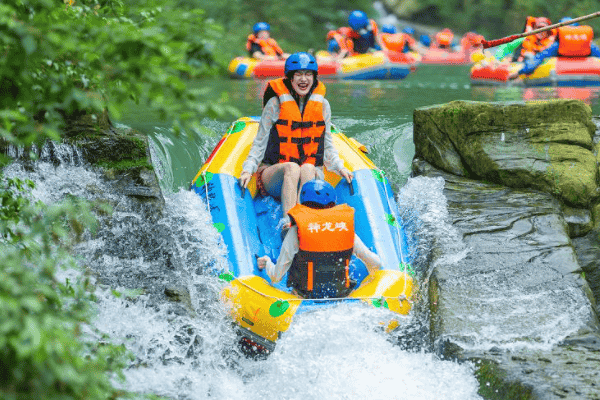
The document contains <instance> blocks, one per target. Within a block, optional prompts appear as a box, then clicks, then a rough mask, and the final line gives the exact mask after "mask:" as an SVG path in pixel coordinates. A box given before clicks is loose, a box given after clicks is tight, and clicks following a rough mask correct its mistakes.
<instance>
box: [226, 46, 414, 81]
mask: <svg viewBox="0 0 600 400" xmlns="http://www.w3.org/2000/svg"><path fill="white" fill-rule="evenodd" d="M316 58H317V62H318V64H319V77H320V78H328V79H357V80H362V79H365V80H367V79H403V78H405V77H406V76H407V75H408V74H409V73H410V72H411V71H414V70H415V60H413V59H412V58H409V57H407V56H405V55H402V54H401V53H398V54H396V53H394V54H391V53H390V54H389V55H386V54H385V53H384V52H382V51H380V52H375V53H369V54H358V55H355V56H350V57H346V58H344V59H343V60H341V61H334V60H333V59H332V58H331V57H330V56H329V53H327V52H317V54H316ZM284 64H285V61H283V60H264V61H263V60H257V59H255V58H248V57H237V58H235V59H233V60H232V61H231V62H230V63H229V73H230V75H231V77H233V78H255V79H271V78H280V77H282V76H283V68H284Z"/></svg>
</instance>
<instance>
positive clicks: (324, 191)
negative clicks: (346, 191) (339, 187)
mask: <svg viewBox="0 0 600 400" xmlns="http://www.w3.org/2000/svg"><path fill="white" fill-rule="evenodd" d="M336 200H337V196H336V194H335V189H334V188H333V186H331V185H330V184H329V183H327V182H325V181H323V180H320V179H315V180H312V181H308V182H306V183H305V184H304V185H302V189H301V190H300V204H303V205H306V206H308V207H311V206H312V207H313V208H319V207H322V208H326V207H333V206H334V205H335V202H336ZM315 205H316V206H317V207H314V206H315Z"/></svg>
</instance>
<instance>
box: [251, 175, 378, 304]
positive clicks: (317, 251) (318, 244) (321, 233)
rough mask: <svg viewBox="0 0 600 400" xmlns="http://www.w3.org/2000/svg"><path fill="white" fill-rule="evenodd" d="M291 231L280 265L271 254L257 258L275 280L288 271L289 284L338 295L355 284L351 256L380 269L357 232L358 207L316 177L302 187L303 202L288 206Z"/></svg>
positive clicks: (309, 294) (308, 293) (306, 292)
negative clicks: (338, 201) (340, 199)
mask: <svg viewBox="0 0 600 400" xmlns="http://www.w3.org/2000/svg"><path fill="white" fill-rule="evenodd" d="M289 215H290V217H291V219H292V227H291V228H290V230H289V231H288V233H287V235H286V237H285V239H284V241H283V244H282V246H281V252H280V254H279V258H278V259H277V264H273V262H272V261H271V259H270V258H269V257H268V256H263V257H260V258H259V259H258V268H259V269H266V272H267V275H268V276H269V278H270V279H271V282H273V283H277V282H279V281H280V280H281V279H282V278H283V276H284V275H285V274H286V272H287V273H288V279H287V286H288V287H291V288H293V290H294V292H295V293H296V294H298V295H300V296H302V297H305V298H325V297H330V298H338V297H344V296H347V295H348V294H349V293H350V292H351V291H352V289H353V288H354V282H352V281H351V280H350V276H349V262H350V258H351V257H352V255H355V256H356V257H358V258H359V259H360V260H361V261H363V262H364V263H365V265H366V267H367V269H368V271H369V273H373V272H375V271H377V270H378V269H380V268H381V261H380V259H379V257H378V256H377V254H375V253H373V252H372V251H370V250H369V249H368V248H367V247H366V246H365V244H364V243H363V242H362V240H361V239H360V238H359V237H358V235H356V233H355V232H354V209H353V208H352V207H350V206H348V205H346V204H342V205H337V206H336V193H335V189H334V188H333V186H331V185H330V184H329V183H327V182H325V181H323V180H312V181H309V182H306V183H305V184H304V185H303V186H302V190H301V192H300V204H298V205H296V206H295V207H294V208H292V209H291V210H290V211H289Z"/></svg>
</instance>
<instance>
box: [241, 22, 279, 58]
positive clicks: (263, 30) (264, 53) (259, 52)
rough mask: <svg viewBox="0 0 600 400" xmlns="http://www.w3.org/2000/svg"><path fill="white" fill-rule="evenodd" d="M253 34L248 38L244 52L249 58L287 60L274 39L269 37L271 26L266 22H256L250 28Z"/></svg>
mask: <svg viewBox="0 0 600 400" xmlns="http://www.w3.org/2000/svg"><path fill="white" fill-rule="evenodd" d="M252 31H253V34H251V35H249V36H248V41H247V42H246V50H248V53H249V54H250V57H253V58H258V59H261V60H276V59H283V58H287V57H288V56H289V54H286V53H284V52H283V50H281V47H279V45H278V44H277V42H276V41H275V39H273V38H272V37H271V33H270V31H271V26H270V25H269V24H267V23H266V22H257V23H256V24H254V27H253V28H252Z"/></svg>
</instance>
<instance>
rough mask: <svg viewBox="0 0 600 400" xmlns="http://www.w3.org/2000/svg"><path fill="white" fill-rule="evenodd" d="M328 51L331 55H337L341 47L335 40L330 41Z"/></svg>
mask: <svg viewBox="0 0 600 400" xmlns="http://www.w3.org/2000/svg"><path fill="white" fill-rule="evenodd" d="M327 51H328V52H330V53H337V52H339V51H340V45H339V44H338V42H336V41H335V39H329V41H328V42H327Z"/></svg>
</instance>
